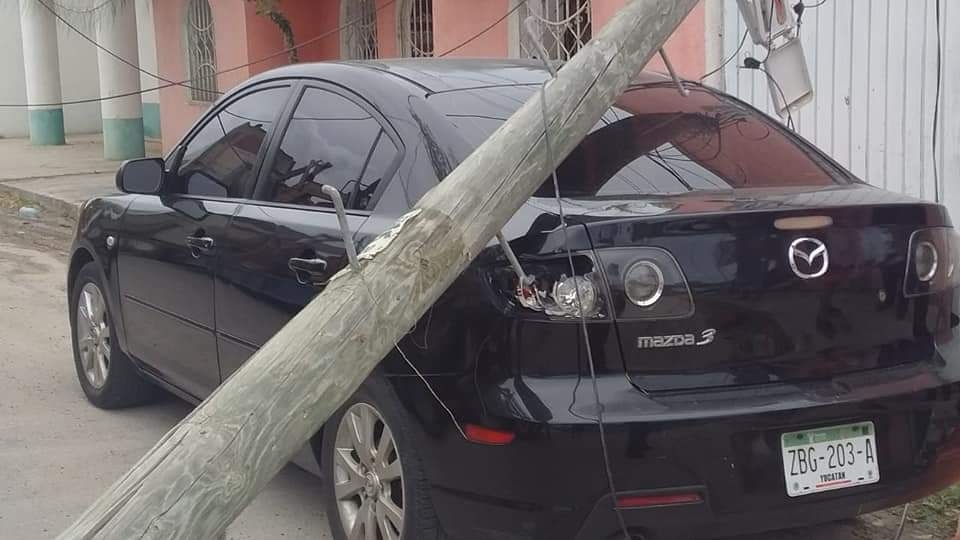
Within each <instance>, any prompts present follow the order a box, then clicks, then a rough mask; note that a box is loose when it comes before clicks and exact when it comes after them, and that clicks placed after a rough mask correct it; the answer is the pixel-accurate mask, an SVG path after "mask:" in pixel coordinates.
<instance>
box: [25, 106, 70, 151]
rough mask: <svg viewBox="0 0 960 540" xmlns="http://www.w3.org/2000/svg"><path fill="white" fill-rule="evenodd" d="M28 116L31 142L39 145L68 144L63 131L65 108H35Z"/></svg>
mask: <svg viewBox="0 0 960 540" xmlns="http://www.w3.org/2000/svg"><path fill="white" fill-rule="evenodd" d="M27 116H28V117H29V121H30V142H31V143H33V144H36V145H38V146H52V145H60V144H67V139H66V137H65V136H64V132H63V109H34V110H31V111H29V112H28V113H27Z"/></svg>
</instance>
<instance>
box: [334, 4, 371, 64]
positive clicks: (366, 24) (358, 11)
mask: <svg viewBox="0 0 960 540" xmlns="http://www.w3.org/2000/svg"><path fill="white" fill-rule="evenodd" d="M340 20H341V24H343V25H344V26H345V28H344V29H343V31H341V32H340V56H341V57H343V58H347V59H353V60H370V59H372V58H377V57H379V50H378V46H377V8H376V5H375V2H374V0H342V2H341V4H340Z"/></svg>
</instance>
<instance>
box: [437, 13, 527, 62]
mask: <svg viewBox="0 0 960 540" xmlns="http://www.w3.org/2000/svg"><path fill="white" fill-rule="evenodd" d="M526 3H527V0H520V1H519V2H517V5H515V6H513V7H512V8H510V9H509V10H508V11H507V12H506V13H504V14H503V16H502V17H500V18H499V19H497V20H495V21H493V22H492V23H490V24H489V25H488V26H487V27H486V28H484V29H483V30H480V31H479V32H477V33H476V34H474V35H473V36H471V37H470V38H469V39H467V40H466V41H463V42H461V43H460V44H459V45H457V46H455V47H453V48H451V49H447V51H446V52H444V53H442V54H438V55H437V58H443V57H444V56H446V55H448V54H450V53H452V52H455V51H458V50H460V49H462V48H463V47H465V46H467V44H469V43H471V42H473V41H474V40H475V39H477V38H478V37H480V36H482V35H483V34H486V33H487V32H489V31H490V30H492V29H493V28H494V27H495V26H497V25H498V24H500V23H502V22H503V20H504V19H506V18H507V17H509V16H510V15H512V14H514V13H515V12H516V11H517V10H518V9H520V8H521V7H522V6H523V5H524V4H526Z"/></svg>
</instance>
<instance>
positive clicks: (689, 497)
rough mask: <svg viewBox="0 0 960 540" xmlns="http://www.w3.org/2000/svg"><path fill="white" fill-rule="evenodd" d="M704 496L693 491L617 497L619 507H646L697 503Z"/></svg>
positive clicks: (701, 500)
mask: <svg viewBox="0 0 960 540" xmlns="http://www.w3.org/2000/svg"><path fill="white" fill-rule="evenodd" d="M701 502H703V497H702V496H701V495H700V494H699V493H696V492H693V493H666V494H658V495H620V496H619V497H617V507H619V508H646V507H650V506H673V505H678V504H697V503H701Z"/></svg>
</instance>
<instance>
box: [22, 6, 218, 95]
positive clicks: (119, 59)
mask: <svg viewBox="0 0 960 540" xmlns="http://www.w3.org/2000/svg"><path fill="white" fill-rule="evenodd" d="M36 2H37V3H38V4H40V5H41V6H43V8H44V9H46V10H47V11H49V12H50V13H51V14H52V15H53V16H54V17H56V18H57V20H58V21H60V22H61V23H63V24H64V25H65V26H66V27H67V28H69V29H70V30H73V31H74V32H76V33H77V35H78V36H80V37H81V38H83V40H84V41H87V42H89V43H90V44H92V45H93V46H94V47H96V48H97V49H100V50H101V51H103V52H105V53H107V54H108V55H110V56H111V57H113V58H115V59H116V60H117V61H119V62H120V63H122V64H125V65H127V66H129V67H131V68H133V69H135V70H137V71H139V72H140V73H143V74H144V75H149V76H150V77H153V78H154V79H157V80H159V81H163V82H165V83H170V84H174V85H176V86H182V87H184V88H190V89H191V90H203V89H201V88H195V87H193V86H190V85H188V84H185V82H184V81H180V82H177V81H171V80H170V79H165V78H163V77H161V76H160V75H157V74H156V73H153V72H151V71H147V70H146V69H143V68H141V67H140V66H139V65H137V64H135V63H133V62H130V61H129V60H127V59H126V58H124V57H122V56H120V55H119V54H117V53H115V52H113V51H111V50H110V49H108V48H106V47H104V46H103V45H101V44H100V43H98V42H97V40H95V39H93V38H92V37H90V36H88V35H87V34H85V33H83V32H82V31H81V30H80V29H79V28H77V27H76V26H74V25H73V24H72V23H71V22H70V21H68V20H66V19H65V18H63V17H62V16H61V15H60V14H59V13H57V10H55V9H53V8H52V7H51V6H50V5H49V4H47V2H46V1H44V0H36ZM204 91H205V92H206V91H208V90H204ZM217 93H219V92H217Z"/></svg>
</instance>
